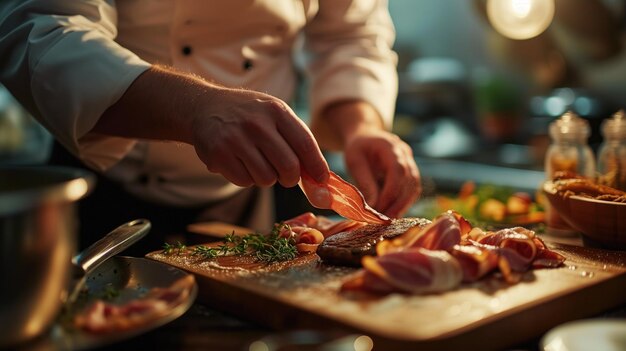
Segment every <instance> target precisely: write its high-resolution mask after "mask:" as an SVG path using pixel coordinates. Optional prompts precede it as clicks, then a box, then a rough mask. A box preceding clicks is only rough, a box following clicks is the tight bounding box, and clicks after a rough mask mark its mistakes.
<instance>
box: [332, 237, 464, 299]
mask: <svg viewBox="0 0 626 351" xmlns="http://www.w3.org/2000/svg"><path fill="white" fill-rule="evenodd" d="M363 268H364V269H363V270H362V271H361V272H359V273H358V274H356V275H355V276H354V277H352V279H349V280H347V281H346V282H344V284H343V285H342V290H344V291H348V290H366V291H369V292H374V293H389V292H401V293H409V294H425V293H437V292H442V291H447V290H450V289H453V288H455V287H456V286H458V285H459V284H460V283H461V279H462V278H463V273H462V270H461V266H460V265H459V263H458V262H457V260H456V259H455V258H454V257H452V256H451V255H450V254H449V253H447V252H445V251H440V250H436V251H435V250H426V249H422V248H409V249H406V250H403V251H397V252H392V253H389V254H386V255H384V256H380V257H377V258H375V257H371V256H366V257H364V258H363Z"/></svg>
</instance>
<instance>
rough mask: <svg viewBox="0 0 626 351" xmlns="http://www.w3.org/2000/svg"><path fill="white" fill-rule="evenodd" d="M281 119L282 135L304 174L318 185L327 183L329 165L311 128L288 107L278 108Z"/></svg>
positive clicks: (279, 127)
mask: <svg viewBox="0 0 626 351" xmlns="http://www.w3.org/2000/svg"><path fill="white" fill-rule="evenodd" d="M275 108H276V109H278V110H280V111H278V112H280V113H279V116H280V119H279V120H278V121H277V127H278V131H279V132H280V134H281V135H282V136H283V138H284V139H285V140H286V141H287V143H288V144H289V146H290V147H291V149H292V150H293V151H294V153H295V154H296V156H297V157H298V159H299V160H300V165H301V167H302V169H303V171H304V172H306V173H307V174H308V175H309V176H311V178H313V179H314V180H315V181H317V182H318V183H326V182H327V181H328V177H329V174H330V173H329V172H330V170H329V168H328V163H326V160H325V159H324V156H323V155H322V151H321V150H320V148H319V146H318V144H317V141H316V140H315V138H314V137H313V134H312V133H311V131H310V130H309V128H308V127H307V126H306V125H305V124H304V122H302V121H301V120H300V119H299V118H298V117H297V116H296V115H295V114H294V113H293V111H291V109H289V108H288V107H287V106H286V105H283V106H282V107H279V106H276V107H275Z"/></svg>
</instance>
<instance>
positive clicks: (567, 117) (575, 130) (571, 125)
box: [550, 111, 591, 140]
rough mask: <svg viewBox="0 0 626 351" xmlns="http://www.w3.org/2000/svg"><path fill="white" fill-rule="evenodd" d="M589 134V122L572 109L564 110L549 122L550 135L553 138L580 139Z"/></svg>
mask: <svg viewBox="0 0 626 351" xmlns="http://www.w3.org/2000/svg"><path fill="white" fill-rule="evenodd" d="M590 134H591V128H590V127H589V122H587V120H586V119H583V118H580V117H579V116H578V115H577V114H575V113H574V112H572V111H567V112H565V113H564V114H563V115H562V116H561V117H559V118H558V119H556V120H555V121H554V122H552V123H550V136H551V137H552V139H554V140H581V139H587V138H588V137H589V135H590Z"/></svg>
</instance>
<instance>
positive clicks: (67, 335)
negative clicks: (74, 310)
mask: <svg viewBox="0 0 626 351" xmlns="http://www.w3.org/2000/svg"><path fill="white" fill-rule="evenodd" d="M187 275H189V273H187V272H185V271H183V270H181V269H178V268H176V267H172V266H170V265H167V264H164V263H161V262H157V261H153V260H149V259H145V258H135V257H123V256H117V257H113V258H111V259H109V260H107V261H106V262H104V263H103V264H102V265H101V266H99V267H98V268H96V269H95V270H94V271H93V272H92V273H90V274H89V275H88V276H87V281H86V286H87V288H88V291H89V294H90V295H93V296H102V295H103V294H106V292H107V291H111V290H114V291H115V292H116V294H115V297H113V298H111V299H108V300H107V302H110V303H113V304H124V303H127V302H129V301H131V300H134V299H138V298H141V297H143V296H144V295H145V294H146V293H147V292H148V291H150V290H151V289H152V288H157V287H160V288H167V287H169V286H171V285H172V284H173V283H174V282H176V281H177V280H179V279H181V278H183V277H185V276H187ZM197 292H198V287H197V284H196V283H194V285H193V286H192V287H191V288H190V290H189V292H188V294H187V298H186V299H185V300H183V301H182V302H180V303H179V304H177V305H175V306H172V308H171V309H170V310H169V311H168V313H167V314H164V315H162V316H161V317H159V318H156V319H153V320H150V321H147V322H146V323H145V324H142V325H141V326H139V327H136V328H132V329H129V330H126V331H121V332H120V331H116V332H111V333H101V334H97V333H89V332H84V331H81V330H74V329H70V328H67V327H65V326H63V325H62V324H61V323H60V322H59V323H57V324H55V325H54V326H53V327H52V329H51V330H50V332H49V333H48V335H46V336H45V337H43V338H41V340H39V341H38V343H36V344H35V345H33V349H36V350H42V349H54V350H86V349H92V348H97V347H102V346H106V345H109V344H112V343H115V342H119V341H122V340H127V339H129V338H132V337H134V336H137V335H140V334H143V333H146V332H148V331H150V330H153V329H155V328H158V327H160V326H162V325H164V324H166V323H169V322H171V321H173V320H174V319H176V318H178V317H180V316H181V315H183V314H184V313H185V312H186V311H187V310H188V309H189V308H190V307H191V305H192V304H193V302H194V300H195V298H196V295H197ZM88 299H89V298H88ZM88 301H89V300H88ZM77 303H79V302H77ZM83 304H84V302H83Z"/></svg>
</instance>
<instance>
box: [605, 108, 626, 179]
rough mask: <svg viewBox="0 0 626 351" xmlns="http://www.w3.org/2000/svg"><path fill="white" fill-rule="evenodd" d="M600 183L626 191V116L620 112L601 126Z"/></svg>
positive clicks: (622, 111)
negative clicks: (602, 139)
mask: <svg viewBox="0 0 626 351" xmlns="http://www.w3.org/2000/svg"><path fill="white" fill-rule="evenodd" d="M601 131H602V136H603V138H604V141H603V142H602V145H601V146H600V149H599V151H598V183H600V184H604V185H608V186H610V187H613V188H616V189H620V190H624V191H626V114H625V113H624V110H620V111H618V112H616V113H615V114H613V116H612V117H611V118H609V119H606V120H604V122H602V126H601Z"/></svg>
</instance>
